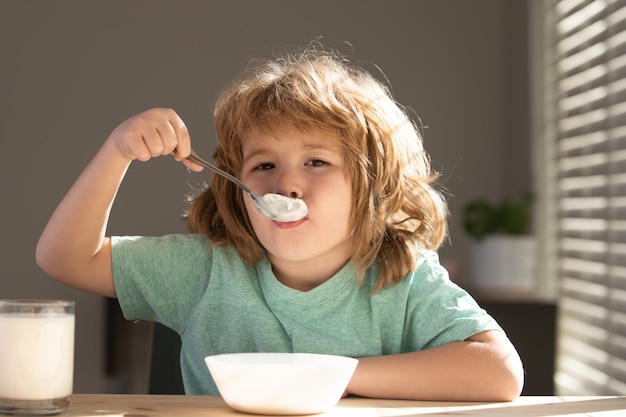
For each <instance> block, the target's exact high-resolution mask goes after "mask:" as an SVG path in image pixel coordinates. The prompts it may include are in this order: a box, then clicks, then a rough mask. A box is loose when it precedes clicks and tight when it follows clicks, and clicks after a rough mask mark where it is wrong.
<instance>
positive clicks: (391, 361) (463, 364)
mask: <svg viewBox="0 0 626 417" xmlns="http://www.w3.org/2000/svg"><path fill="white" fill-rule="evenodd" d="M522 381H523V371H522V365H521V362H520V360H519V356H518V354H517V352H516V351H515V349H514V347H513V346H512V345H511V344H510V342H508V339H506V337H505V336H504V334H502V333H501V332H497V331H494V332H485V333H481V334H479V335H477V337H476V338H475V339H474V340H467V341H463V342H457V343H451V344H448V345H444V346H441V347H437V348H434V349H429V350H424V351H420V352H411V353H404V354H398V355H388V356H379V357H370V358H362V359H360V360H359V365H358V367H357V370H356V371H355V374H354V376H353V378H352V380H351V381H350V384H349V386H348V392H349V393H352V394H356V395H360V396H365V397H374V398H401V399H422V400H458V401H490V400H491V401H508V400H512V399H514V398H516V397H517V396H518V395H519V393H520V391H521V387H522V383H523V382H522Z"/></svg>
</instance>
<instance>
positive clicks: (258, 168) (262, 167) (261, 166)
mask: <svg viewBox="0 0 626 417" xmlns="http://www.w3.org/2000/svg"><path fill="white" fill-rule="evenodd" d="M274 167H275V165H274V164H272V163H271V162H263V163H262V164H258V165H257V166H255V167H254V170H255V171H267V170H268V169H272V168H274Z"/></svg>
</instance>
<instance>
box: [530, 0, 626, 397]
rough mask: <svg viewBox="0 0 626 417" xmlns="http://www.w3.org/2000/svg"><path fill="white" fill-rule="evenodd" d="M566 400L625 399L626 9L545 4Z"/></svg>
mask: <svg viewBox="0 0 626 417" xmlns="http://www.w3.org/2000/svg"><path fill="white" fill-rule="evenodd" d="M544 6H545V9H544V11H543V12H544V18H545V26H544V32H545V37H544V39H545V44H544V65H545V67H544V74H543V75H544V86H548V85H549V86H550V88H547V89H546V90H545V92H544V93H545V106H546V107H545V108H544V109H545V111H546V115H548V116H547V117H546V119H545V125H544V132H543V133H544V134H543V136H542V140H543V144H542V145H543V146H544V151H545V152H544V155H545V156H546V158H545V159H544V162H543V163H544V164H547V165H546V166H545V167H544V169H543V171H542V172H543V178H542V179H541V180H542V181H547V182H548V183H547V185H546V186H545V188H544V189H543V191H544V192H545V193H546V195H545V196H544V201H545V206H544V210H545V212H546V213H548V214H547V223H546V225H547V229H546V230H548V235H546V238H547V239H548V240H551V241H549V242H548V243H547V246H546V248H548V249H549V250H548V252H547V253H548V255H547V258H548V259H547V260H546V262H547V263H548V264H549V265H551V268H547V270H549V271H552V272H553V273H554V274H555V275H556V277H557V285H558V304H559V315H558V323H557V327H558V335H557V358H556V374H555V388H556V391H557V394H559V395H594V394H595V395H613V394H622V395H623V394H626V0H561V1H556V0H548V1H546V2H545V3H544Z"/></svg>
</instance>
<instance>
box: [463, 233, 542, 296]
mask: <svg viewBox="0 0 626 417" xmlns="http://www.w3.org/2000/svg"><path fill="white" fill-rule="evenodd" d="M536 258H537V254H536V242H535V238H534V236H531V235H522V236H514V235H490V236H487V237H486V238H485V239H483V240H481V241H473V242H471V245H470V258H469V277H468V278H469V282H468V284H469V287H471V288H474V289H477V290H484V291H502V290H509V291H524V292H527V291H534V290H535V288H536V283H537V270H536V264H537V263H536Z"/></svg>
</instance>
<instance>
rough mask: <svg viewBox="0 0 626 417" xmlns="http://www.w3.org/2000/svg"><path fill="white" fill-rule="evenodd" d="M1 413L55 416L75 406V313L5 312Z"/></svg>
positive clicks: (1, 318) (0, 316)
mask: <svg viewBox="0 0 626 417" xmlns="http://www.w3.org/2000/svg"><path fill="white" fill-rule="evenodd" d="M2 305H3V302H2V301H0V369H1V371H0V414H2V413H3V412H4V413H7V412H9V413H13V414H26V413H28V414H55V413H58V412H61V411H63V410H64V409H65V407H66V406H67V405H69V398H70V396H71V394H72V388H73V387H72V384H73V373H74V314H73V305H72V311H71V312H69V313H67V312H65V311H66V310H65V309H64V308H58V307H55V306H52V307H47V308H44V307H41V306H35V307H32V308H31V310H30V311H29V310H28V309H27V308H26V309H24V311H19V310H20V309H19V308H18V309H14V310H16V311H8V312H7V310H8V309H4V311H3V309H2Z"/></svg>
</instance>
